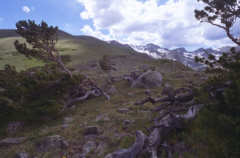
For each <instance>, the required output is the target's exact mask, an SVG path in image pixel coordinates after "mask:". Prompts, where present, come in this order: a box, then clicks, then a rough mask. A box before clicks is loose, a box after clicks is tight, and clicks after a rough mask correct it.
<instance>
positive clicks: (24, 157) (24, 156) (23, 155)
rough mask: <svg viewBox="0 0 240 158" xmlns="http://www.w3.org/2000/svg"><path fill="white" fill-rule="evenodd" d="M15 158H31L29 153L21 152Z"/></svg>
mask: <svg viewBox="0 0 240 158" xmlns="http://www.w3.org/2000/svg"><path fill="white" fill-rule="evenodd" d="M14 158H29V156H28V153H25V152H21V153H18V154H17V155H16V156H15V157H14Z"/></svg>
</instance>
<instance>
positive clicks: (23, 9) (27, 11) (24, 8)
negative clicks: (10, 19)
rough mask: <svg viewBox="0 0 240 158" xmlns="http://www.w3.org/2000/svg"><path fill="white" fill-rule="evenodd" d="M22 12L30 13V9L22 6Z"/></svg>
mask: <svg viewBox="0 0 240 158" xmlns="http://www.w3.org/2000/svg"><path fill="white" fill-rule="evenodd" d="M22 11H23V12H25V13H30V12H31V9H30V8H29V7H28V6H23V7H22Z"/></svg>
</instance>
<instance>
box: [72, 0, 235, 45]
mask: <svg viewBox="0 0 240 158" xmlns="http://www.w3.org/2000/svg"><path fill="white" fill-rule="evenodd" d="M77 1H78V2H79V3H80V4H81V5H82V6H83V7H84V8H85V9H84V11H83V12H81V13H80V16H81V18H82V19H84V20H86V19H88V20H92V22H93V27H90V26H84V27H83V28H82V31H83V32H84V33H85V34H88V35H92V36H96V37H98V38H103V39H114V40H118V41H121V42H124V43H131V44H145V43H155V44H159V45H160V46H163V47H168V48H173V47H183V46H184V47H188V48H197V47H221V46H222V45H224V44H225V43H226V42H227V44H229V43H230V44H231V42H230V41H229V40H227V39H226V35H225V34H224V32H223V31H221V30H220V29H219V28H216V27H213V26H210V24H200V23H199V22H198V21H197V20H196V19H195V17H194V9H198V8H202V7H203V4H201V3H198V2H197V1H196V0H168V1H167V2H166V3H165V4H163V5H159V1H160V0H145V1H140V0H122V1H119V0H77ZM103 30H108V32H109V33H108V34H104V33H103V32H104V31H103Z"/></svg>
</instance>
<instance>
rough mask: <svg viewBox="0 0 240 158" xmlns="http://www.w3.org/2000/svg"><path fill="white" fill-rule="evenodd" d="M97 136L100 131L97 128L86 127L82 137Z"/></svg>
mask: <svg viewBox="0 0 240 158" xmlns="http://www.w3.org/2000/svg"><path fill="white" fill-rule="evenodd" d="M98 134H100V131H99V128H98V127H97V126H88V127H87V128H85V130H84V135H98Z"/></svg>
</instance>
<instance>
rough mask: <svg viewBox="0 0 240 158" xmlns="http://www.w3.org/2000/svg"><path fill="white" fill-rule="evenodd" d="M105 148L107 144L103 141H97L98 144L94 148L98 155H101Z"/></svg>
mask: <svg viewBox="0 0 240 158" xmlns="http://www.w3.org/2000/svg"><path fill="white" fill-rule="evenodd" d="M106 148H107V145H106V144H105V143H104V142H101V143H99V145H98V146H97V148H96V153H97V155H98V156H99V157H100V156H102V155H103V154H104V151H105V149H106Z"/></svg>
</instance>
